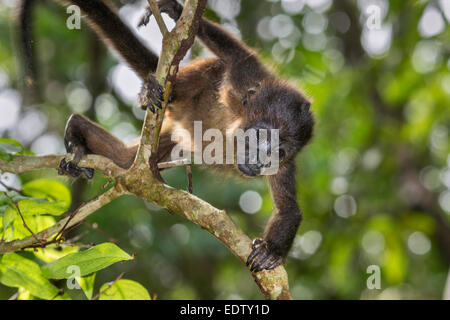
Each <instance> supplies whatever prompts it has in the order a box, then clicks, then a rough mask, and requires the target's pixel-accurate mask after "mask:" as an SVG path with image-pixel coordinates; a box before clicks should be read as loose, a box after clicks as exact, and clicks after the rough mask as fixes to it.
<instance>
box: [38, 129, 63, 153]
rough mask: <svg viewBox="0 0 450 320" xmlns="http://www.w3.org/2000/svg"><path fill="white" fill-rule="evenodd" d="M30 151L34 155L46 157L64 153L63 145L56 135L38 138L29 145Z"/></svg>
mask: <svg viewBox="0 0 450 320" xmlns="http://www.w3.org/2000/svg"><path fill="white" fill-rule="evenodd" d="M31 151H33V152H34V153H36V155H47V154H55V153H65V152H66V149H65V148H64V143H63V141H62V139H61V137H60V136H59V135H58V134H56V133H46V134H44V135H43V136H40V137H39V138H37V139H36V141H34V142H33V144H32V145H31Z"/></svg>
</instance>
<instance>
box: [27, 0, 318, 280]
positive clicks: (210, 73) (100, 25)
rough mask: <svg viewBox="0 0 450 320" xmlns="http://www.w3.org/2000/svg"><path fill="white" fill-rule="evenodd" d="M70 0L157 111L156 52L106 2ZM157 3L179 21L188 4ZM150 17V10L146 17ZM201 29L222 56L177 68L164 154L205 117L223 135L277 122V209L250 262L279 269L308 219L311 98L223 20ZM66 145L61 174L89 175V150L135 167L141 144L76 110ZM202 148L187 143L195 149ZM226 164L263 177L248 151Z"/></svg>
mask: <svg viewBox="0 0 450 320" xmlns="http://www.w3.org/2000/svg"><path fill="white" fill-rule="evenodd" d="M23 1H27V0H23ZM65 2H70V3H71V4H75V5H77V6H79V7H80V8H81V10H82V11H83V12H84V13H85V14H86V15H87V17H88V19H89V20H90V22H91V25H92V27H93V29H94V30H95V31H96V32H97V33H98V34H99V35H100V37H101V39H102V40H103V41H104V42H106V44H107V45H108V46H110V47H112V48H113V49H115V50H116V51H117V52H118V53H119V54H120V55H121V56H122V58H123V59H124V60H125V61H126V62H127V63H128V64H129V66H130V67H131V68H133V70H134V71H135V72H136V73H137V74H138V75H139V76H140V77H141V78H142V79H143V80H144V84H143V87H142V90H141V93H140V96H139V101H140V104H141V106H142V107H143V108H149V109H150V110H151V111H152V112H155V109H154V106H156V107H160V106H161V100H162V96H163V90H162V88H161V87H160V86H159V85H158V83H157V82H156V81H155V79H154V77H153V75H152V73H153V72H154V71H155V69H156V66H157V63H158V57H157V56H156V55H155V54H154V53H153V52H151V51H150V50H149V49H147V48H146V47H145V46H144V45H143V44H142V43H141V42H140V41H139V40H138V39H137V38H136V36H135V35H134V34H133V33H132V32H131V30H130V29H129V28H128V27H127V26H126V25H125V24H124V23H123V22H122V21H121V20H120V18H119V17H118V16H117V14H116V13H115V11H114V9H113V8H112V7H111V6H109V5H107V4H105V3H104V2H103V1H101V0H89V1H87V0H70V1H65ZM158 4H159V6H160V9H161V11H162V12H163V13H167V14H168V15H169V16H170V17H171V18H172V19H174V20H178V18H179V17H180V15H181V12H182V9H183V7H182V6H181V5H180V4H179V3H178V2H176V1H175V0H162V1H159V3H158ZM148 18H149V15H148V14H147V17H146V20H147V21H148ZM144 22H145V21H144ZM197 36H198V38H199V39H200V40H201V41H202V42H203V44H204V45H205V46H206V47H208V48H209V49H210V50H211V51H212V52H213V53H214V54H215V55H216V57H214V58H207V59H197V60H195V61H193V62H191V63H190V64H188V65H186V66H184V67H181V68H180V69H179V71H178V73H177V75H176V80H175V83H174V86H173V95H172V96H171V99H170V104H169V105H168V107H167V110H166V112H167V113H166V117H165V120H164V123H163V127H162V131H161V137H160V144H159V149H158V160H159V161H168V160H170V154H171V150H172V148H173V147H174V145H175V143H176V142H174V141H172V139H171V135H172V133H173V132H174V131H176V130H177V129H179V128H183V129H186V130H188V131H189V132H191V133H192V132H193V129H194V121H202V126H203V130H206V129H208V128H216V129H218V130H220V132H222V133H223V135H224V136H226V134H227V133H230V132H233V131H235V130H237V129H243V130H247V129H255V130H257V131H258V132H259V130H261V129H278V130H279V149H277V151H278V155H279V158H280V167H279V169H278V172H277V173H276V174H274V175H269V176H268V177H267V179H268V181H269V184H270V188H271V192H272V197H273V202H274V206H275V210H274V213H273V215H272V217H271V219H270V221H269V223H268V225H267V227H266V230H265V235H264V239H263V240H262V239H256V240H254V241H253V246H252V247H253V248H252V249H253V250H252V252H251V253H250V255H249V257H248V260H247V265H248V266H249V267H250V269H251V270H252V271H254V272H258V271H261V270H264V269H267V270H269V269H273V268H275V267H276V266H278V265H280V264H281V263H283V262H284V259H285V258H286V256H287V253H288V251H289V249H290V247H291V246H292V242H293V240H294V237H295V234H296V232H297V229H298V227H299V225H300V221H301V218H302V213H301V210H300V208H299V206H298V204H297V191H296V181H295V156H296V155H297V153H298V152H299V151H300V150H301V149H302V147H303V146H305V145H306V144H307V143H308V142H309V140H310V139H311V136H312V131H313V125H314V120H313V117H312V114H311V112H310V110H309V108H310V102H309V101H308V100H307V99H306V98H305V96H303V95H302V93H300V92H299V91H298V90H296V89H295V88H294V87H292V86H291V85H289V84H288V83H286V82H284V81H282V80H279V79H278V78H277V77H276V76H275V75H273V74H272V73H271V72H269V71H268V70H267V69H266V68H265V67H264V66H263V65H262V64H261V62H260V60H259V58H258V56H257V54H256V53H255V52H253V51H252V50H250V49H249V48H248V47H247V46H246V45H245V44H243V43H242V42H241V41H239V40H238V39H236V38H235V37H233V36H232V35H230V34H229V33H228V32H227V31H225V30H224V29H223V28H222V27H220V26H219V25H217V24H215V23H213V22H211V21H208V20H207V19H205V18H202V19H201V21H200V26H199V29H198V32H197ZM258 137H259V136H258ZM258 139H260V140H261V139H263V138H260V137H259V138H258ZM262 142H265V141H257V146H258V148H259V149H261V148H265V149H268V148H270V143H262ZM65 145H66V149H67V152H69V153H73V154H74V158H73V160H71V161H66V160H63V161H62V162H61V164H60V168H59V172H60V174H68V175H71V176H79V175H80V174H84V175H85V176H86V177H88V178H91V177H92V176H93V170H92V169H90V168H82V167H79V166H78V165H77V164H78V161H79V160H80V159H81V158H82V157H83V156H84V155H85V154H98V155H102V156H105V157H108V158H110V159H111V160H112V161H114V162H115V163H116V164H117V165H119V166H120V167H122V168H129V167H130V166H131V164H132V163H133V160H134V158H135V155H136V150H137V146H135V145H132V146H127V145H125V144H123V143H122V142H121V141H120V140H118V139H117V138H115V137H114V136H112V135H111V134H110V133H109V132H107V131H106V130H104V129H103V128H101V127H100V126H98V125H96V124H94V123H93V122H91V121H89V120H88V119H87V118H85V117H83V116H81V115H77V114H74V115H72V116H71V117H70V119H69V121H68V122H67V126H66V133H65ZM196 147H197V146H196V145H193V146H191V145H189V146H186V148H187V149H189V151H192V148H194V150H195V148H196ZM263 151H267V150H263ZM228 167H233V168H234V169H235V171H236V172H239V173H240V174H241V175H244V176H258V175H261V173H262V168H263V167H264V165H263V164H262V163H260V162H259V161H257V162H256V163H251V162H250V161H248V159H247V158H245V161H244V163H241V164H238V165H236V164H235V165H223V168H224V169H225V168H228Z"/></svg>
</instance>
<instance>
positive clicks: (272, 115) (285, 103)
mask: <svg viewBox="0 0 450 320" xmlns="http://www.w3.org/2000/svg"><path fill="white" fill-rule="evenodd" d="M247 108H248V109H249V111H250V112H249V113H248V118H247V119H246V120H247V121H246V124H245V125H244V128H245V129H244V130H245V131H246V133H247V132H250V133H249V134H247V135H246V140H245V147H246V148H245V152H243V153H242V152H241V154H240V153H239V148H238V150H237V151H238V152H237V156H238V157H237V160H238V161H237V168H238V169H239V171H240V172H241V173H243V174H244V175H246V176H257V175H272V174H276V173H277V171H278V169H279V168H280V167H282V166H283V165H284V164H285V163H286V162H287V161H289V160H291V159H293V158H295V156H296V155H297V154H298V153H299V152H300V150H301V149H302V147H303V146H305V145H306V144H307V143H308V142H309V140H310V139H311V136H312V131H313V126H314V120H313V117H312V114H311V112H310V110H309V108H310V102H309V101H308V100H307V99H306V98H305V97H304V96H303V95H302V94H301V93H299V92H298V91H296V90H295V89H293V88H291V87H289V86H287V85H284V84H283V85H278V86H274V85H273V84H272V85H269V86H264V85H263V86H262V87H261V89H260V90H259V92H257V93H256V94H254V96H253V97H252V99H250V100H249V101H248V106H247ZM251 132H255V133H256V134H254V135H253V136H252V134H251ZM255 136H256V138H255ZM239 160H240V161H239Z"/></svg>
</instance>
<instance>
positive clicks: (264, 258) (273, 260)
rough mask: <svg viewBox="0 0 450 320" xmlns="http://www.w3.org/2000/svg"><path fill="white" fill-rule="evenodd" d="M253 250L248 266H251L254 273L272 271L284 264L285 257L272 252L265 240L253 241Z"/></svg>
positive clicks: (248, 259)
mask: <svg viewBox="0 0 450 320" xmlns="http://www.w3.org/2000/svg"><path fill="white" fill-rule="evenodd" d="M252 249H253V251H252V252H251V253H250V255H249V256H248V258H247V266H250V271H252V272H259V271H262V270H264V269H265V270H272V269H274V268H276V267H278V266H279V265H280V264H282V263H283V257H281V256H280V255H278V254H276V253H274V252H271V250H270V248H269V245H268V243H267V241H265V240H262V239H255V240H253V243H252Z"/></svg>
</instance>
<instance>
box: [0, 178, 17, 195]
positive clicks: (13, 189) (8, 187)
mask: <svg viewBox="0 0 450 320" xmlns="http://www.w3.org/2000/svg"><path fill="white" fill-rule="evenodd" d="M0 184H1V185H2V186H3V187H4V188H5V189H6V190H7V191H15V192H17V193H22V190H19V189H16V188H14V187H10V186H7V185H6V184H5V183H4V182H3V181H2V180H0Z"/></svg>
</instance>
